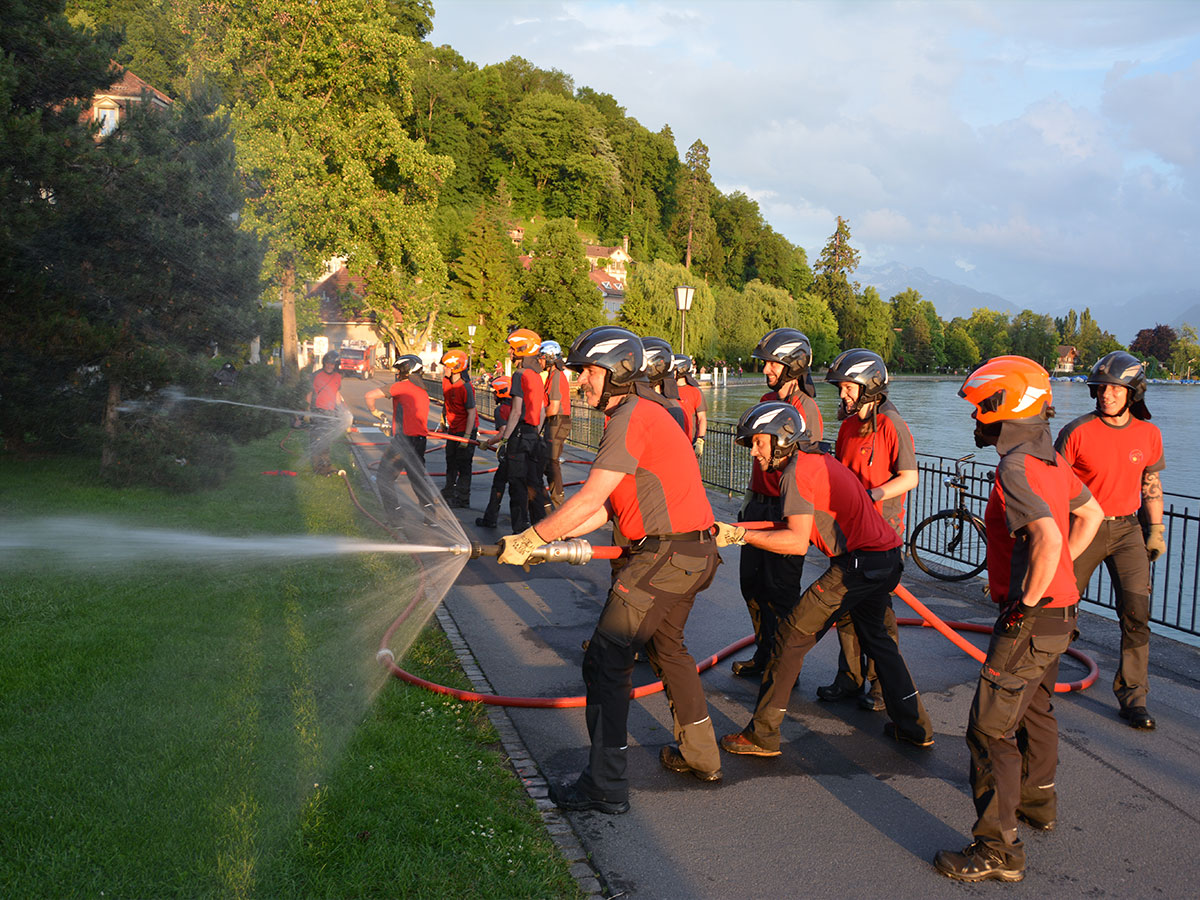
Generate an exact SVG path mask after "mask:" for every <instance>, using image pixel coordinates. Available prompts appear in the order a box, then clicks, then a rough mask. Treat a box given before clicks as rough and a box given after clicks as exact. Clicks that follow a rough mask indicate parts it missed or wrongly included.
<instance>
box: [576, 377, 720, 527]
mask: <svg viewBox="0 0 1200 900" xmlns="http://www.w3.org/2000/svg"><path fill="white" fill-rule="evenodd" d="M592 468H593V469H607V470H609V471H610V472H620V473H622V474H623V475H624V476H625V477H624V478H622V479H621V481H620V482H619V483H618V484H617V488H616V490H614V491H613V492H612V494H610V495H609V498H608V503H609V507H610V508H611V509H612V512H613V515H614V516H616V519H617V526H618V527H619V528H620V529H621V533H622V534H623V535H625V537H627V538H629V540H631V541H637V540H641V539H642V538H643V537H645V536H646V535H648V534H676V533H679V532H685V531H702V530H707V529H708V528H710V527H711V526H712V524H713V511H712V506H711V505H710V504H709V502H708V494H706V493H705V491H704V485H703V484H702V483H701V482H700V465H699V463H698V462H697V461H696V455H695V454H694V453H693V452H692V446H691V444H690V443H689V442H688V439H687V437H686V436H685V435H684V433H683V431H682V430H681V429H680V428H679V426H678V425H677V424H676V422H675V420H674V419H673V418H671V414H670V413H669V412H667V411H666V410H665V409H664V408H663V407H662V406H661V405H659V404H658V403H655V402H654V401H653V400H645V399H643V398H641V397H638V396H637V395H636V394H632V395H630V396H629V397H628V398H627V399H625V400H623V401H621V404H620V405H619V406H618V407H617V408H616V409H615V410H613V411H612V413H611V415H610V416H609V417H608V420H607V421H606V422H605V425H604V434H603V435H602V436H601V438H600V447H599V449H598V450H597V451H596V459H595V461H594V462H593V463H592Z"/></svg>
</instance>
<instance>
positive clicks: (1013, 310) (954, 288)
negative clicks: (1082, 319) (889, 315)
mask: <svg viewBox="0 0 1200 900" xmlns="http://www.w3.org/2000/svg"><path fill="white" fill-rule="evenodd" d="M854 280H855V281H857V282H859V283H860V284H861V285H862V286H863V287H866V286H867V285H874V287H875V289H876V290H878V291H879V296H880V297H882V298H883V299H884V300H885V301H887V300H890V299H891V298H892V297H894V296H895V295H896V294H899V293H901V292H903V291H905V290H907V289H908V288H912V289H913V290H915V291H917V292H918V293H920V295H921V299H922V300H928V301H929V302H930V303H932V304H933V305H934V308H936V309H937V311H938V315H939V316H941V317H942V318H943V319H944V320H946V321H947V322H949V321H950V320H951V319H953V318H955V317H956V316H962V317H963V318H964V319H967V318H970V316H971V310H973V309H979V308H981V307H984V308H987V309H994V310H996V311H997V312H1004V313H1008V314H1009V315H1010V316H1015V315H1016V314H1017V313H1019V312H1020V311H1021V308H1020V307H1018V306H1015V305H1013V304H1012V303H1010V302H1009V301H1007V300H1005V299H1004V298H1003V297H1001V296H999V295H998V294H988V293H985V292H983V291H977V290H975V289H974V288H970V287H967V286H966V285H965V284H958V283H957V282H954V281H950V280H948V279H946V278H938V277H937V276H936V275H930V274H929V273H928V272H926V271H925V270H924V269H922V268H919V267H918V268H913V267H911V266H905V265H901V264H900V263H898V262H890V263H886V264H884V265H882V266H859V267H858V268H857V269H855V270H854Z"/></svg>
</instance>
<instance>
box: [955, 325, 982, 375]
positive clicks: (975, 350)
mask: <svg viewBox="0 0 1200 900" xmlns="http://www.w3.org/2000/svg"><path fill="white" fill-rule="evenodd" d="M981 361H982V354H980V352H979V347H978V346H976V344H975V341H974V340H972V339H971V335H970V334H968V333H967V329H966V327H965V325H964V324H963V323H962V320H955V321H954V322H952V323H951V324H950V325H949V327H947V329H946V365H947V366H949V367H950V368H951V369H954V370H955V371H967V370H969V369H971V368H973V367H974V366H975V365H976V364H977V363H979V362H981Z"/></svg>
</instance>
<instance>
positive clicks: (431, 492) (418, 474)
mask: <svg viewBox="0 0 1200 900" xmlns="http://www.w3.org/2000/svg"><path fill="white" fill-rule="evenodd" d="M425 445H426V439H425V435H423V434H422V435H415V436H410V435H406V434H394V435H392V439H391V441H390V442H389V443H388V446H387V449H386V450H384V451H383V459H381V460H380V461H379V471H378V473H377V474H376V476H375V484H376V486H377V487H378V488H379V497H380V499H381V500H382V501H383V514H384V517H385V518H386V519H387V521H388V524H393V525H394V524H399V523H401V522H402V521H403V520H404V519H406V518H408V517H407V516H405V515H404V514H403V512H402V508H403V499H402V498H401V495H400V494H399V492H398V491H397V490H396V479H397V477H398V476H400V475H402V474H407V475H408V483H409V484H410V485H412V489H413V494H415V495H416V498H417V504H418V506H420V508H421V513H422V518H423V520H424V521H426V522H430V521H433V517H434V513H435V511H436V505H435V504H436V503H437V489H436V488H434V486H433V482H432V481H430V480H429V475H428V474H427V473H426V471H425Z"/></svg>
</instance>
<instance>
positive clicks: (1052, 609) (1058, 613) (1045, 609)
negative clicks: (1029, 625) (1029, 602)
mask: <svg viewBox="0 0 1200 900" xmlns="http://www.w3.org/2000/svg"><path fill="white" fill-rule="evenodd" d="M1029 614H1030V615H1034V616H1037V617H1038V618H1039V619H1044V618H1051V619H1063V620H1064V621H1065V620H1067V619H1073V618H1075V617H1076V616H1077V615H1079V604H1078V603H1072V604H1071V605H1070V606H1039V607H1037V608H1036V609H1034V610H1033V611H1032V612H1030V613H1029Z"/></svg>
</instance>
